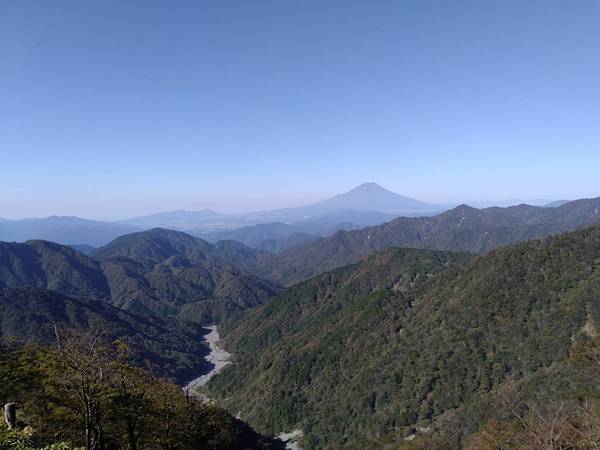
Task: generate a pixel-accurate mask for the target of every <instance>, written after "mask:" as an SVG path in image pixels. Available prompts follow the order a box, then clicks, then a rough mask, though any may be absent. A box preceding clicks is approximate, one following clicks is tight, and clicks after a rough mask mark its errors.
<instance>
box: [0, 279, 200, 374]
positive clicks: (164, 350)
mask: <svg viewBox="0 0 600 450" xmlns="http://www.w3.org/2000/svg"><path fill="white" fill-rule="evenodd" d="M55 326H57V327H59V328H61V329H62V328H69V329H71V328H72V329H78V330H90V329H98V330H102V331H103V332H104V333H105V334H106V337H107V339H109V340H114V339H117V338H119V339H125V340H126V341H128V342H130V343H131V344H132V346H133V349H134V350H135V354H136V355H137V360H138V361H139V362H140V363H142V362H144V361H146V360H147V361H149V362H150V363H151V364H152V365H153V366H154V367H155V370H156V372H157V373H158V374H160V375H164V376H168V377H170V378H173V379H176V380H179V381H182V382H185V381H187V380H189V379H190V378H192V377H193V376H195V375H197V374H198V373H200V372H202V371H205V370H206V369H207V367H208V366H207V363H206V361H205V360H204V355H206V354H207V353H208V349H207V348H206V347H205V346H204V345H203V344H201V341H202V334H203V333H202V329H201V328H200V327H193V326H190V325H187V326H186V328H183V327H181V326H178V325H176V324H175V323H173V322H172V321H169V322H167V321H165V320H160V319H156V318H147V317H146V318H142V317H139V316H135V315H132V314H129V313H127V312H125V311H123V310H120V309H118V308H115V307H113V306H111V305H110V304H108V303H107V302H106V301H102V300H93V299H81V298H72V297H67V296H65V295H61V294H58V293H56V292H52V291H49V290H46V289H41V288H28V287H22V288H3V289H0V340H3V341H6V342H23V343H25V342H30V341H34V342H39V343H43V344H52V343H54V342H55V333H54V331H55V330H54V327H55Z"/></svg>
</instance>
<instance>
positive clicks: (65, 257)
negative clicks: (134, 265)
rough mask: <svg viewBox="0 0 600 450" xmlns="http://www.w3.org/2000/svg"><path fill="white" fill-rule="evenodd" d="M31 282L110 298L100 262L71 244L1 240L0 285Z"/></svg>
mask: <svg viewBox="0 0 600 450" xmlns="http://www.w3.org/2000/svg"><path fill="white" fill-rule="evenodd" d="M20 286H33V287H42V288H46V289H51V290H54V291H57V292H61V293H63V294H65V295H72V296H82V297H89V298H96V299H108V298H110V290H109V287H108V283H107V281H106V278H105V277H104V275H103V274H102V272H101V270H100V264H99V263H98V262H97V261H95V260H93V259H92V258H90V257H88V256H86V255H84V254H83V253H80V252H78V251H76V250H74V249H72V248H71V247H66V246H63V245H59V244H55V243H52V242H47V241H28V242H27V243H24V244H17V243H8V242H0V287H20Z"/></svg>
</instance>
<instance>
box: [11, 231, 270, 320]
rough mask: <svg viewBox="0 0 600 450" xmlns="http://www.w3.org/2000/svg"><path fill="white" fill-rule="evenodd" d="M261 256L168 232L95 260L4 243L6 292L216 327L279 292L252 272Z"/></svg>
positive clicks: (47, 246)
mask: <svg viewBox="0 0 600 450" xmlns="http://www.w3.org/2000/svg"><path fill="white" fill-rule="evenodd" d="M259 257H260V252H258V251H256V250H252V249H249V248H247V247H245V246H243V245H242V244H239V243H235V242H232V241H225V242H220V243H218V244H217V245H213V244H210V243H208V242H205V241H203V240H201V239H199V238H195V237H193V236H190V235H187V234H185V233H181V232H176V231H169V230H162V229H154V230H150V231H147V232H140V233H133V234H130V235H126V236H122V237H120V238H118V239H116V240H115V241H113V242H112V243H111V244H109V245H107V246H105V247H102V248H100V249H97V250H95V251H94V252H93V254H92V256H91V257H90V256H86V255H84V254H82V253H80V252H78V251H76V250H74V249H73V248H71V247H66V246H62V245H59V244H55V243H51V242H46V241H29V242H27V243H23V244H17V243H0V287H22V286H32V287H41V288H45V289H50V290H53V291H56V292H58V293H61V294H65V295H68V296H72V297H82V298H95V299H103V300H106V301H109V302H110V303H111V304H113V305H115V306H118V307H120V308H122V309H125V310H127V311H130V312H134V313H136V314H143V315H158V316H165V315H167V316H180V318H182V319H184V320H193V321H196V322H200V323H204V324H208V323H213V322H215V321H219V320H221V319H222V318H226V317H228V316H229V315H231V314H234V313H238V312H240V311H241V310H243V309H245V308H248V307H253V306H256V305H258V304H261V303H263V302H264V301H265V300H267V299H268V298H270V297H272V296H273V295H274V294H275V293H276V292H277V287H276V286H274V285H273V284H271V283H269V282H267V281H265V280H261V279H259V278H257V277H256V276H254V275H252V274H250V273H249V272H247V271H246V270H245V269H244V268H245V267H246V266H248V265H250V264H252V265H254V264H255V261H256V260H257V259H258V258H259Z"/></svg>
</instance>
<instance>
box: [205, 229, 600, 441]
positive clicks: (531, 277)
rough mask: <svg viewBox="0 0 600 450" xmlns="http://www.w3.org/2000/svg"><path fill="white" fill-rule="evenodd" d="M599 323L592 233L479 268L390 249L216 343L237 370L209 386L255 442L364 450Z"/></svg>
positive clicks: (509, 376)
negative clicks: (279, 435)
mask: <svg viewBox="0 0 600 450" xmlns="http://www.w3.org/2000/svg"><path fill="white" fill-rule="evenodd" d="M395 252H398V253H395ZM394 255H401V256H400V257H396V256H394ZM470 260H471V262H469V261H470ZM363 275H364V276H363ZM598 323H600V228H590V229H585V230H582V231H577V232H573V233H569V234H565V235H560V236H556V237H551V238H544V239H541V240H534V241H530V242H526V243H523V244H519V245H517V246H515V247H508V248H501V249H498V250H495V251H492V252H491V253H489V254H488V255H486V256H483V257H476V258H475V259H472V257H469V256H465V255H463V254H454V253H446V252H431V251H426V252H422V253H421V252H419V251H418V250H410V251H406V250H388V251H385V252H383V253H381V254H376V255H374V256H373V257H372V258H369V259H367V260H365V261H363V262H362V263H360V264H358V265H354V266H349V267H344V268H342V269H339V270H336V271H334V272H331V273H326V274H323V275H320V276H318V277H315V278H313V279H311V280H309V281H307V282H304V283H301V284H299V285H297V286H294V287H292V288H290V289H288V290H286V291H284V292H283V293H282V294H280V295H279V296H278V297H276V299H275V300H274V301H273V302H272V303H270V304H268V305H265V306H263V307H261V308H259V309H258V310H255V311H252V312H251V313H250V314H249V315H248V317H247V318H246V319H245V320H244V321H242V322H240V323H239V324H237V325H236V326H234V327H232V328H231V329H228V330H226V331H227V336H226V340H225V342H226V347H227V348H228V350H230V351H231V352H232V353H233V354H234V355H235V358H236V364H233V365H231V366H229V367H227V368H226V369H225V370H224V371H223V372H222V373H221V374H220V375H218V376H217V377H216V378H215V379H214V380H213V381H212V382H211V383H210V384H209V387H210V389H211V391H212V392H213V393H214V394H215V395H218V396H220V397H221V398H224V399H225V398H226V399H227V400H226V404H228V405H232V407H233V405H236V406H235V408H240V409H241V410H242V417H244V418H245V419H247V420H249V421H250V423H253V424H255V425H256V426H258V427H259V429H261V430H265V431H270V430H273V429H277V430H280V429H294V428H301V429H303V430H304V431H305V433H306V434H307V445H308V448H316V447H321V446H329V447H336V446H341V445H343V446H346V447H355V448H360V447H361V445H364V442H366V441H369V440H370V439H375V438H376V437H377V436H383V435H386V434H388V433H390V432H392V430H396V431H394V432H395V433H399V434H402V432H403V433H404V435H408V434H409V433H410V430H412V428H413V427H415V426H417V425H420V424H422V425H426V426H429V425H430V424H432V423H433V424H434V425H435V423H436V420H437V418H439V417H441V416H442V415H444V414H446V416H447V414H448V413H450V412H451V411H453V410H457V409H459V408H461V407H462V406H464V405H465V404H467V403H468V402H470V401H474V399H475V398H479V397H480V396H481V395H485V394H487V393H489V392H491V391H492V390H493V389H494V388H496V387H498V386H500V385H502V384H503V383H505V382H506V381H507V380H519V379H525V378H527V377H530V376H533V374H535V373H537V372H539V371H542V370H545V368H548V367H550V366H552V364H554V363H560V362H562V361H564V360H565V359H566V358H567V357H568V355H569V352H570V350H571V348H572V345H573V343H574V342H576V341H577V340H580V339H586V338H587V337H589V336H592V335H595V333H597V324H598ZM479 415H480V416H481V411H479ZM480 419H481V420H483V418H481V417H480ZM473 426H475V425H473ZM402 430H404V431H402ZM466 431H468V430H464V429H463V430H461V429H457V430H455V434H461V433H465V432H466ZM471 431H472V430H471Z"/></svg>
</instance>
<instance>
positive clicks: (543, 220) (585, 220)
mask: <svg viewBox="0 0 600 450" xmlns="http://www.w3.org/2000/svg"><path fill="white" fill-rule="evenodd" d="M594 224H600V198H595V199H587V200H577V201H573V202H569V203H566V204H564V205H562V206H559V207H556V208H543V207H536V206H529V205H519V206H513V207H508V208H498V207H493V208H486V209H476V208H472V207H470V206H467V205H461V206H458V207H456V208H454V209H452V210H450V211H447V212H445V213H442V214H440V215H437V216H433V217H400V218H398V219H395V220H392V221H391V222H387V223H384V224H382V225H377V226H374V227H367V228H363V229H360V230H353V231H339V232H337V233H336V234H334V235H333V236H330V237H328V238H323V239H319V240H318V241H314V242H310V243H307V244H303V245H300V246H296V247H293V248H290V249H288V250H286V251H283V252H281V253H279V254H277V255H275V256H273V257H272V258H270V259H264V260H263V261H262V262H261V263H260V264H259V268H258V273H259V274H260V276H262V277H264V278H267V279H270V280H273V281H274V282H277V283H280V284H283V285H286V286H289V285H291V284H294V283H296V282H298V281H302V280H305V279H307V278H310V277H311V276H314V275H316V274H318V273H322V272H324V271H327V270H331V269H334V268H336V267H340V266H343V265H346V264H352V263H354V262H357V261H359V260H360V259H362V258H364V257H365V256H366V255H369V254H370V253H373V252H374V251H377V250H381V249H383V248H387V247H390V246H395V247H413V248H429V249H438V250H453V251H465V252H472V253H485V252H488V251H490V250H493V249H495V248H497V247H500V246H504V245H512V244H516V243H518V242H522V241H526V240H529V239H534V238H538V237H542V236H547V235H554V234H558V233H563V232H568V231H573V230H576V229H578V228H580V227H583V226H588V225H594Z"/></svg>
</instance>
